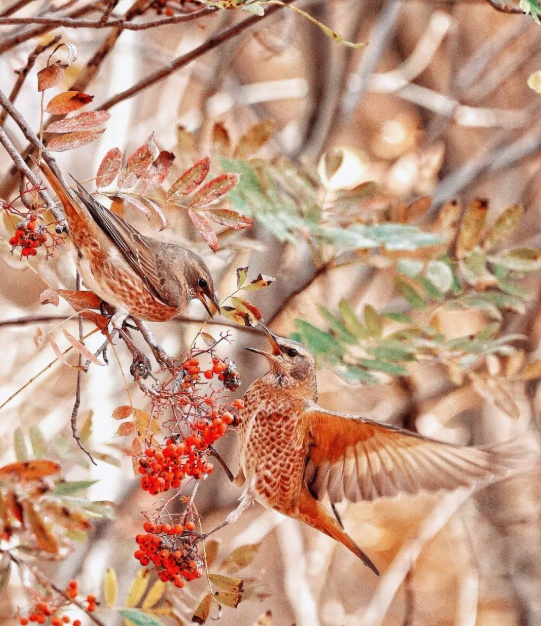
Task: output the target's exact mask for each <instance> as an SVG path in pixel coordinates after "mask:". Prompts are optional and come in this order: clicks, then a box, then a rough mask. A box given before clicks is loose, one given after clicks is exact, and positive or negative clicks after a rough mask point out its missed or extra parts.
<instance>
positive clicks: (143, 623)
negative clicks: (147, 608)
mask: <svg viewBox="0 0 541 626" xmlns="http://www.w3.org/2000/svg"><path fill="white" fill-rule="evenodd" d="M118 613H119V614H120V615H122V617H125V618H126V619H129V620H130V621H131V622H133V623H134V624H135V625H136V626H164V624H163V622H161V621H160V620H159V619H156V618H155V617H154V616H153V615H149V614H148V613H145V612H144V611H141V610H140V609H118Z"/></svg>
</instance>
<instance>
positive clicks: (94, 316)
mask: <svg viewBox="0 0 541 626" xmlns="http://www.w3.org/2000/svg"><path fill="white" fill-rule="evenodd" d="M79 315H80V316H81V317H82V318H84V319H85V320H89V321H90V322H92V323H94V324H95V325H96V326H97V327H98V328H99V329H100V330H101V331H104V330H105V329H106V328H107V326H109V318H108V317H105V315H100V314H99V313H95V312H94V311H86V310H84V311H81V312H80V313H79ZM104 334H107V333H104Z"/></svg>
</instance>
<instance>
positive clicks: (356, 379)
mask: <svg viewBox="0 0 541 626" xmlns="http://www.w3.org/2000/svg"><path fill="white" fill-rule="evenodd" d="M336 373H337V374H338V376H340V378H341V379H342V380H343V381H344V382H346V383H347V384H348V385H358V384H359V383H366V384H368V385H375V384H376V383H377V382H378V379H377V378H376V377H375V376H373V375H372V374H370V372H367V371H366V370H365V369H363V368H361V367H358V366H356V365H346V367H344V368H343V367H339V368H337V369H336Z"/></svg>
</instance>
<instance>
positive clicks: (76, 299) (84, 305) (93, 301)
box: [42, 289, 102, 311]
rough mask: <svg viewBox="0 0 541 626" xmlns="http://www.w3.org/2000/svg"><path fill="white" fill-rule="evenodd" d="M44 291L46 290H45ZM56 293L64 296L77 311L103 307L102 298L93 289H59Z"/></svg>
mask: <svg viewBox="0 0 541 626" xmlns="http://www.w3.org/2000/svg"><path fill="white" fill-rule="evenodd" d="M47 291H49V290H47ZM43 293H46V292H45V291H44V292H43ZM56 293H57V294H58V295H60V296H62V298H64V300H66V301H67V302H68V303H69V304H70V305H71V307H72V308H73V309H74V310H75V311H81V310H82V309H99V308H100V307H101V302H102V301H101V298H100V297H99V296H97V295H96V294H95V293H94V292H93V291H69V290H67V289H58V291H57V292H56ZM42 295H43V294H42Z"/></svg>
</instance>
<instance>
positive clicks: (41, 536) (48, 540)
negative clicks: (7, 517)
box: [24, 500, 58, 554]
mask: <svg viewBox="0 0 541 626" xmlns="http://www.w3.org/2000/svg"><path fill="white" fill-rule="evenodd" d="M24 504H25V509H24V512H25V518H26V520H27V521H28V522H29V523H30V528H31V529H32V532H33V533H34V535H35V537H36V542H37V544H38V547H39V548H40V549H41V550H43V551H45V552H49V553H50V554H56V553H57V552H58V543H57V541H56V539H55V538H54V535H53V534H52V533H51V531H50V530H49V529H48V528H47V526H46V524H45V522H44V520H43V518H42V517H41V516H40V515H39V514H38V512H37V511H36V509H35V508H34V505H33V504H32V503H31V502H30V501H29V500H25V503H24Z"/></svg>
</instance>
